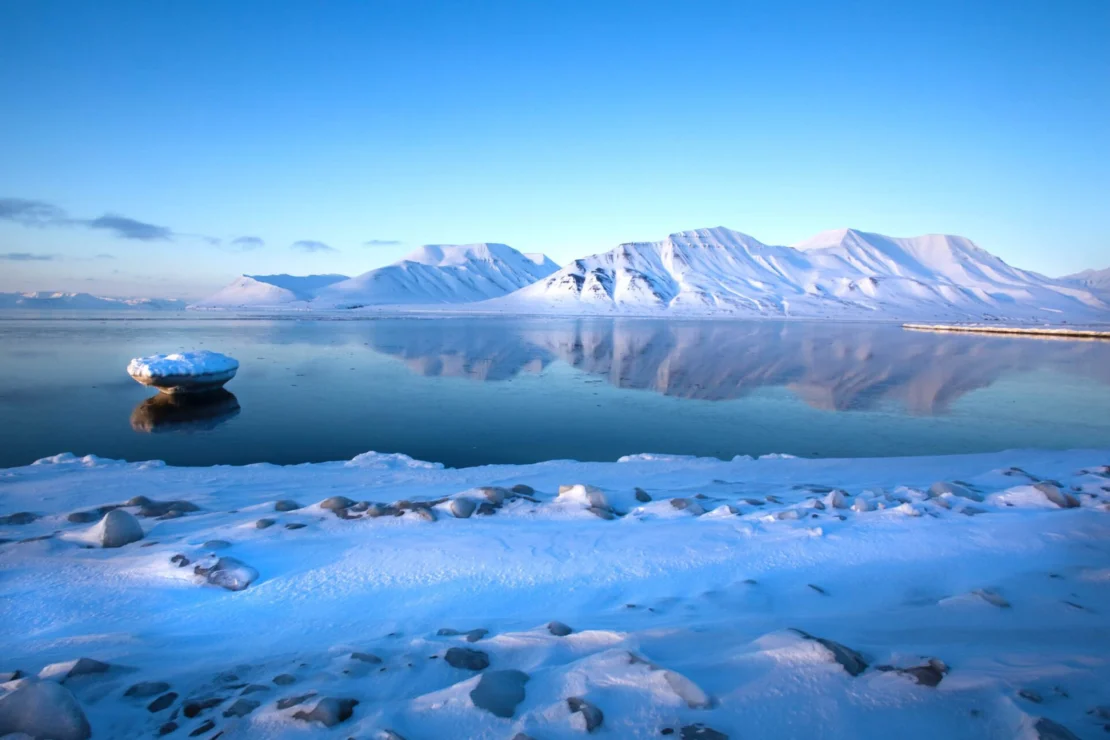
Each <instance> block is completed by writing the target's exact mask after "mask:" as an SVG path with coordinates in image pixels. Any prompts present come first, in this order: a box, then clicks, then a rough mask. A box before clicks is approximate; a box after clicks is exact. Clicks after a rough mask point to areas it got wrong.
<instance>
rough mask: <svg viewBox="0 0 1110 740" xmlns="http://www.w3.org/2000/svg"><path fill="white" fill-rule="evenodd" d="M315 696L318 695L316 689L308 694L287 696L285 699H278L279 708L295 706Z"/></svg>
mask: <svg viewBox="0 0 1110 740" xmlns="http://www.w3.org/2000/svg"><path fill="white" fill-rule="evenodd" d="M314 696H316V692H315V691H309V692H308V693H307V694H299V695H297V696H287V697H285V698H284V699H278V700H277V708H278V709H288V708H289V707H295V706H297V705H298V704H303V703H304V702H306V701H308V700H309V699H311V698H312V697H314Z"/></svg>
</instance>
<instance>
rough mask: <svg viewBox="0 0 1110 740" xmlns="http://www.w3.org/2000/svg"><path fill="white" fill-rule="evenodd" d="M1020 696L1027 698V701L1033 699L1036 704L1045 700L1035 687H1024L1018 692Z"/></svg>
mask: <svg viewBox="0 0 1110 740" xmlns="http://www.w3.org/2000/svg"><path fill="white" fill-rule="evenodd" d="M1018 696H1020V697H1021V698H1022V699H1025V700H1026V701H1031V702H1033V703H1034V704H1040V703H1041V702H1042V701H1044V699H1043V698H1042V697H1041V695H1040V694H1039V693H1038V692H1036V691H1034V690H1033V689H1022V690H1021V691H1019V692H1018Z"/></svg>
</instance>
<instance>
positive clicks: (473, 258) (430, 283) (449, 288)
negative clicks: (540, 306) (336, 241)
mask: <svg viewBox="0 0 1110 740" xmlns="http://www.w3.org/2000/svg"><path fill="white" fill-rule="evenodd" d="M541 258H542V259H541ZM556 269H558V266H557V265H555V263H553V262H552V261H551V260H549V259H547V258H546V257H543V255H524V254H521V253H520V252H518V251H516V250H515V249H513V248H512V247H509V246H506V245H504V244H466V245H438V244H432V245H428V246H424V247H421V248H420V249H417V250H416V251H415V252H413V253H411V254H409V255H408V256H407V257H405V258H404V259H402V260H400V261H399V262H395V263H394V264H392V265H387V266H385V267H379V268H378V269H376V270H370V271H369V272H366V273H363V274H362V275H359V276H358V277H354V278H351V279H350V280H344V281H342V282H338V283H335V284H333V285H329V286H327V287H326V288H324V289H323V290H321V291H320V292H319V295H318V296H317V297H316V298H315V299H314V300H313V301H312V302H311V304H310V305H311V307H312V308H355V307H359V306H373V305H419V304H437V303H467V302H473V301H482V300H486V299H487V298H495V297H498V296H503V295H506V294H508V293H511V292H512V291H514V290H517V289H519V288H523V287H524V286H526V285H531V284H532V283H534V282H535V281H536V280H539V279H540V278H543V277H546V276H548V275H550V274H551V273H552V272H554V271H555V270H556Z"/></svg>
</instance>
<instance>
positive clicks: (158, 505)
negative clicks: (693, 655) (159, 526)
mask: <svg viewBox="0 0 1110 740" xmlns="http://www.w3.org/2000/svg"><path fill="white" fill-rule="evenodd" d="M194 511H200V507H199V506H197V505H196V504H194V503H193V502H191V501H151V500H149V499H147V503H145V504H143V505H141V506H140V507H139V511H138V516H141V517H143V518H150V517H161V518H163V519H172V518H175V517H178V516H182V515H184V514H190V513H192V512H194Z"/></svg>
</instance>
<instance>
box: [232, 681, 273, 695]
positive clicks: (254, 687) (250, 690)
mask: <svg viewBox="0 0 1110 740" xmlns="http://www.w3.org/2000/svg"><path fill="white" fill-rule="evenodd" d="M269 690H270V687H269V686H266V685H263V684H260V683H252V684H250V685H248V686H246V687H244V688H243V690H242V691H240V692H239V696H246V695H247V694H257V693H258V692H259V691H269Z"/></svg>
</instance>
